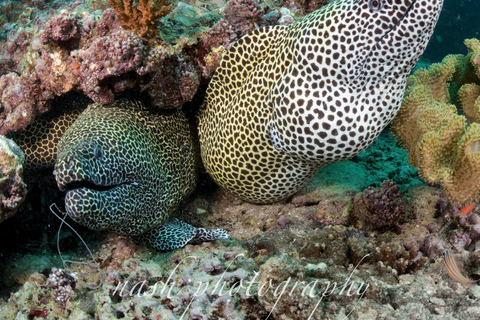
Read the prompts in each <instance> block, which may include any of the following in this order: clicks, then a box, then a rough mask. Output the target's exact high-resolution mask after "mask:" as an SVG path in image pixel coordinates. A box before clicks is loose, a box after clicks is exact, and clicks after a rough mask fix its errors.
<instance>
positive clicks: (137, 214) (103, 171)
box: [36, 100, 228, 251]
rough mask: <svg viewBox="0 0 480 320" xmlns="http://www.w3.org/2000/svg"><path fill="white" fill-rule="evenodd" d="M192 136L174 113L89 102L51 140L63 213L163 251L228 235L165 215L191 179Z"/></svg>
mask: <svg viewBox="0 0 480 320" xmlns="http://www.w3.org/2000/svg"><path fill="white" fill-rule="evenodd" d="M194 140H195V139H194V138H193V137H192V133H191V130H190V126H189V123H188V121H187V119H186V118H185V116H184V115H183V113H182V112H181V111H178V110H176V111H165V112H161V113H160V112H155V111H152V110H149V109H147V108H146V107H145V106H144V105H143V104H141V103H140V102H133V101H129V100H119V101H117V102H115V103H112V104H108V105H100V104H92V105H90V106H89V107H88V108H87V109H86V110H85V111H84V112H83V113H81V114H80V116H78V118H76V120H75V122H73V124H72V125H71V126H70V127H68V129H66V131H65V133H64V134H63V136H62V137H61V139H60V141H59V143H58V150H57V160H56V163H55V178H56V181H57V184H58V187H59V188H60V189H61V190H62V191H65V192H67V194H66V196H65V208H66V211H67V213H68V214H69V215H70V216H71V217H72V218H73V219H74V220H75V221H76V222H78V223H80V224H82V225H84V226H86V227H88V228H90V229H95V230H111V231H114V232H117V233H119V234H122V235H128V236H131V237H132V238H133V239H134V240H136V241H139V242H142V243H145V244H148V245H150V246H152V247H153V248H155V249H158V250H162V251H165V250H173V249H176V248H179V247H182V246H184V245H186V244H187V243H198V242H202V241H210V240H215V239H226V238H228V233H226V232H225V231H224V230H222V229H216V230H214V231H208V230H205V229H203V228H195V227H192V226H190V225H188V224H187V223H185V222H182V221H180V220H178V219H175V218H173V219H171V218H170V215H171V214H172V212H174V211H175V210H176V209H177V207H178V205H179V204H180V202H181V201H182V200H184V199H185V197H186V196H188V195H189V194H190V193H191V191H192V190H193V189H194V187H195V184H196V181H197V174H196V169H197V168H196V167H197V165H198V150H197V149H198V146H196V145H195V141H194ZM39 148H40V149H39ZM39 148H36V150H37V151H38V150H42V148H43V149H45V148H44V147H39ZM37 155H41V153H38V152H37ZM44 155H48V152H45V154H44Z"/></svg>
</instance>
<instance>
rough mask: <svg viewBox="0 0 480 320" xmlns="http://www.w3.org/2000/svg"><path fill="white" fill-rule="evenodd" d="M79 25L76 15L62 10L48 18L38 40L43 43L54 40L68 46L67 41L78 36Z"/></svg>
mask: <svg viewBox="0 0 480 320" xmlns="http://www.w3.org/2000/svg"><path fill="white" fill-rule="evenodd" d="M79 26H80V23H79V21H78V16H77V15H74V14H72V13H68V12H67V11H65V10H62V11H60V13H59V14H58V15H56V16H54V17H52V18H51V19H50V20H48V22H47V24H46V26H45V31H44V33H43V34H42V35H41V36H40V40H41V42H42V43H43V44H47V43H49V42H50V41H56V42H58V43H59V44H63V45H67V46H68V44H67V42H70V41H71V40H74V39H75V38H77V39H78V38H79V36H80V31H79V29H80V28H79Z"/></svg>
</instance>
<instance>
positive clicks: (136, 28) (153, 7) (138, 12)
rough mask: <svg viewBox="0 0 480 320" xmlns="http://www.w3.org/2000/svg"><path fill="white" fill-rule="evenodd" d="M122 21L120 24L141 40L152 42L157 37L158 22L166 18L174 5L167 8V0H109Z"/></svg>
mask: <svg viewBox="0 0 480 320" xmlns="http://www.w3.org/2000/svg"><path fill="white" fill-rule="evenodd" d="M107 2H108V3H109V4H110V5H111V6H112V7H113V9H114V10H115V12H116V13H117V15H118V18H119V19H120V21H119V22H120V24H121V25H122V27H124V28H125V29H127V30H131V31H133V32H135V33H136V34H137V36H138V37H139V38H144V39H149V40H152V39H153V38H154V37H155V35H156V31H157V30H156V27H157V26H158V24H159V22H158V20H159V19H160V18H162V17H163V16H166V15H167V14H168V13H169V12H170V11H171V10H172V5H169V6H165V2H166V0H159V1H158V2H157V1H156V0H139V1H138V2H137V3H136V5H134V2H133V0H107Z"/></svg>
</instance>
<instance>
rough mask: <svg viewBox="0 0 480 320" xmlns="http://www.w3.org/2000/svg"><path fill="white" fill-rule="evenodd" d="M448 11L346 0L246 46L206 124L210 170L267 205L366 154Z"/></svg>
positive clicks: (236, 48)
mask: <svg viewBox="0 0 480 320" xmlns="http://www.w3.org/2000/svg"><path fill="white" fill-rule="evenodd" d="M442 4H443V0H337V1H335V2H332V3H330V4H328V5H327V6H324V7H322V8H321V9H319V10H317V11H315V12H313V13H311V14H309V15H307V16H305V17H304V18H303V19H301V20H299V21H298V22H296V23H293V24H291V25H288V26H273V27H266V28H261V29H258V30H256V31H254V32H253V33H251V34H249V35H246V36H245V37H243V38H241V39H240V40H239V41H238V42H237V43H236V44H235V45H233V46H232V48H231V49H230V51H229V52H228V53H227V54H226V55H225V57H224V58H223V61H222V62H221V65H220V67H219V68H218V69H217V71H216V74H215V75H214V77H213V79H212V81H211V82H210V84H209V87H208V89H207V95H206V100H205V103H204V106H203V109H202V111H201V113H200V116H199V135H200V144H201V156H202V160H203V163H204V165H205V168H206V170H207V172H208V173H209V174H210V175H211V176H212V177H213V179H214V180H215V181H216V182H217V183H218V184H220V185H221V186H223V187H224V188H226V189H227V190H228V191H230V192H231V193H233V194H235V195H236V196H238V197H240V198H242V199H245V200H247V201H251V202H257V203H268V202H274V201H279V200H282V199H285V198H286V197H288V196H290V195H292V194H294V193H295V192H297V191H298V190H299V189H300V188H301V187H302V186H304V185H305V184H306V182H307V181H308V180H309V179H310V178H311V177H312V176H313V175H314V174H315V173H316V172H317V171H318V170H320V169H321V168H323V167H325V166H326V165H328V164H330V163H333V162H337V161H341V160H345V159H348V158H351V157H353V156H355V155H357V154H358V153H360V152H361V151H363V150H364V149H365V148H367V147H368V146H369V145H370V144H371V143H372V142H373V141H374V140H375V139H376V138H377V137H378V135H379V134H380V132H381V131H382V130H383V129H384V128H385V127H386V126H387V125H388V124H389V123H390V122H391V120H392V119H393V117H394V116H395V115H396V113H397V111H398V110H399V107H400V104H401V101H402V96H403V92H404V89H405V84H406V80H407V77H408V75H409V73H410V71H411V70H412V68H413V67H414V65H415V63H416V62H417V60H418V59H419V57H420V55H421V54H422V52H423V50H424V49H425V47H426V45H427V42H428V40H429V38H430V36H431V34H432V32H433V29H434V26H435V24H436V21H437V19H438V16H439V13H440V10H441V7H442Z"/></svg>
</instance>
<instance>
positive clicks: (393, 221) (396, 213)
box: [352, 180, 406, 231]
mask: <svg viewBox="0 0 480 320" xmlns="http://www.w3.org/2000/svg"><path fill="white" fill-rule="evenodd" d="M405 208H406V203H405V200H403V199H402V198H401V194H400V189H399V188H398V186H397V185H396V184H395V183H394V182H392V181H390V180H385V181H384V182H383V183H382V185H381V189H380V190H376V189H374V188H372V187H369V188H368V189H367V190H365V191H364V192H363V194H361V195H358V196H356V197H355V199H354V200H353V209H352V218H353V219H355V220H356V223H357V224H359V225H360V226H361V228H362V229H363V230H366V231H374V230H388V229H394V228H396V227H397V226H398V223H399V219H400V216H401V215H402V214H403V213H404V212H405Z"/></svg>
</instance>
